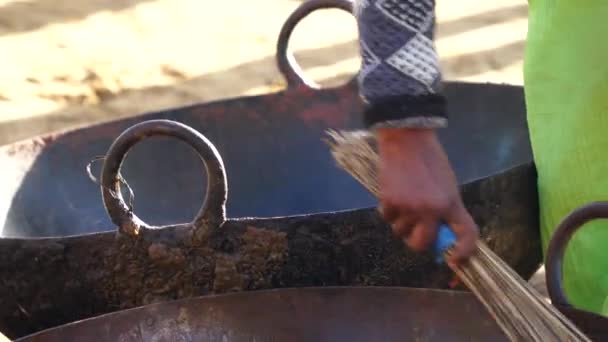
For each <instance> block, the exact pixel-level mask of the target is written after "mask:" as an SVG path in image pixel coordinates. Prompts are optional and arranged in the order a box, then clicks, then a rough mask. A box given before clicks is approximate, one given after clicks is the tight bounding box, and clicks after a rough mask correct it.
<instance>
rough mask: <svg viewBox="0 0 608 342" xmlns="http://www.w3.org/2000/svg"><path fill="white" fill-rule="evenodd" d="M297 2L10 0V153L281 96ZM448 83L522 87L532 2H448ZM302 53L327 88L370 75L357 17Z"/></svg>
mask: <svg viewBox="0 0 608 342" xmlns="http://www.w3.org/2000/svg"><path fill="white" fill-rule="evenodd" d="M300 3H301V1H294V0H256V1H245V0H240V1H236V0H223V1H211V0H85V1H76V0H70V1H68V0H0V76H1V77H0V144H3V143H8V142H13V141H15V140H19V139H23V138H27V137H31V136H33V135H37V134H41V133H45V132H49V131H55V130H60V129H66V128H72V127H75V126H81V125H86V124H90V123H93V122H99V121H106V120H112V119H115V118H118V117H125V116H129V115H136V114H140V113H142V112H146V111H151V110H158V109H163V108H169V107H175V106H181V105H186V104H192V103H196V102H202V101H210V100H216V99H220V98H228V97H236V96H242V95H250V94H260V93H266V92H271V91H276V90H279V89H281V88H282V87H283V86H284V82H283V80H282V78H281V75H280V74H279V73H278V70H277V68H276V66H275V60H274V53H275V44H276V38H277V35H278V32H279V30H280V28H281V25H282V24H283V22H284V20H285V19H286V18H287V16H288V15H289V14H290V13H291V12H292V11H293V10H294V9H295V8H296V7H297V6H298V5H299V4H300ZM437 15H438V39H437V47H438V50H439V53H440V55H441V57H442V64H443V67H444V69H445V77H446V78H447V79H459V80H471V81H491V82H506V83H515V84H521V82H522V76H521V66H522V63H521V60H522V57H523V49H524V39H525V35H526V23H527V20H526V16H527V3H526V0H486V1H479V0H458V1H454V0H438V8H437ZM292 38H293V39H292V42H291V46H292V47H293V49H294V53H295V56H296V57H297V58H298V60H299V61H300V62H301V64H302V67H303V68H304V70H306V71H307V72H308V74H309V75H310V76H311V77H312V78H314V79H315V80H316V81H318V82H319V83H320V84H321V85H323V86H334V85H338V84H340V83H342V82H345V81H346V80H348V79H349V78H350V77H352V75H353V74H354V73H355V72H356V70H357V69H358V66H359V62H360V61H359V58H358V50H357V45H356V43H355V39H356V26H355V22H354V20H353V18H352V17H351V16H350V15H349V14H348V13H345V12H341V11H339V10H325V11H318V12H315V13H314V14H312V15H311V16H309V17H307V18H306V19H305V20H304V21H302V23H301V25H300V26H298V27H297V28H296V30H295V32H294V35H293V37H292Z"/></svg>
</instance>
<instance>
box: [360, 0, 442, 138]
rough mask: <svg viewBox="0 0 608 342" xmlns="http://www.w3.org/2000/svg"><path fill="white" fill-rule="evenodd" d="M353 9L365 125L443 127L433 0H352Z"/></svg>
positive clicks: (379, 126)
mask: <svg viewBox="0 0 608 342" xmlns="http://www.w3.org/2000/svg"><path fill="white" fill-rule="evenodd" d="M354 11H355V13H354V14H355V17H356V18H357V26H358V29H359V44H360V49H361V57H362V67H361V71H360V73H359V76H358V83H359V92H360V95H361V97H362V98H363V100H364V102H365V104H366V108H365V113H364V120H365V125H366V127H368V128H370V129H376V128H381V127H409V128H440V127H445V126H446V125H447V113H446V105H445V98H444V97H443V95H442V92H441V68H440V65H439V60H438V56H437V53H436V51H435V46H434V43H433V35H434V30H435V0H355V8H354Z"/></svg>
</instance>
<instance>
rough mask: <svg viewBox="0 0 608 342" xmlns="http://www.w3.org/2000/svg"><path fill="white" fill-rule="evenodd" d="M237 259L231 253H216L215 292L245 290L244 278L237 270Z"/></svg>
mask: <svg viewBox="0 0 608 342" xmlns="http://www.w3.org/2000/svg"><path fill="white" fill-rule="evenodd" d="M235 259H236V258H235V257H234V256H231V255H226V254H218V255H216V259H215V280H214V282H213V292H216V293H224V292H231V291H242V290H243V279H242V277H241V274H240V273H239V272H238V271H237V268H236V260H235Z"/></svg>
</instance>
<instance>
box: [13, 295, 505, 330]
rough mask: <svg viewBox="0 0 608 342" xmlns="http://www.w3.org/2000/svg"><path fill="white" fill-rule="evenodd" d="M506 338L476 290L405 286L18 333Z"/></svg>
mask: <svg viewBox="0 0 608 342" xmlns="http://www.w3.org/2000/svg"><path fill="white" fill-rule="evenodd" d="M471 340H475V341H508V340H507V339H506V337H505V336H504V335H503V334H502V332H501V331H500V329H499V328H498V326H497V325H496V323H494V322H493V320H492V319H491V317H490V316H489V315H488V314H487V312H486V311H485V309H484V308H483V306H482V305H481V304H479V302H478V301H477V300H476V299H475V297H473V296H472V295H471V294H470V293H463V292H454V291H436V290H435V291H434V290H424V289H403V288H352V287H351V288H309V289H289V290H270V291H259V292H249V293H246V294H230V295H223V296H211V297H203V298H195V299H189V300H185V301H176V302H170V303H163V304H156V305H150V306H146V307H141V308H137V309H134V310H129V311H123V312H119V313H115V314H111V315H107V316H101V317H97V318H95V319H92V320H87V321H83V322H78V323H75V324H70V325H67V326H63V327H60V328H57V329H54V330H50V331H46V332H43V333H41V334H38V335H34V336H30V337H28V338H24V339H21V340H18V341H20V342H35V341H45V342H54V341H61V342H63V341H98V342H104V341H108V342H114V341H125V342H127V341H133V342H135V341H137V342H139V341H146V342H148V341H210V342H211V341H218V342H220V341H221V342H224V341H231V342H232V341H235V342H236V341H293V342H296V341H319V342H321V341H328V342H329V341H332V342H334V341H336V342H337V341H349V342H350V341H352V342H354V341H442V342H443V341H471Z"/></svg>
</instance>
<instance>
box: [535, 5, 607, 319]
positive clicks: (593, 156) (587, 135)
mask: <svg viewBox="0 0 608 342" xmlns="http://www.w3.org/2000/svg"><path fill="white" fill-rule="evenodd" d="M607 37H608V0H530V1H529V27H528V39H527V43H526V57H525V66H524V79H525V92H526V103H527V109H528V124H529V128H530V138H531V142H532V148H533V152H534V159H535V162H536V166H537V169H538V174H539V180H538V186H539V196H540V207H541V230H542V237H543V250H546V247H547V243H548V240H549V238H550V236H551V233H552V232H553V231H554V230H555V227H556V226H557V224H558V223H559V222H560V221H561V220H562V219H563V218H564V217H565V216H566V215H567V214H568V213H570V212H571V211H572V210H573V209H575V208H576V207H579V206H581V205H584V204H587V203H589V202H592V201H597V200H608V44H606V38H607ZM564 286H565V289H566V294H567V295H568V296H569V298H570V300H571V301H572V303H573V304H574V305H575V306H576V307H578V308H581V309H585V310H589V311H593V312H596V313H600V314H601V313H604V314H607V315H608V304H607V305H604V301H605V300H606V297H607V295H608V223H607V222H606V221H595V222H594V223H590V224H588V225H586V226H585V227H584V228H583V229H582V230H581V231H580V232H579V233H578V234H576V235H575V237H574V239H573V240H572V241H571V242H570V245H569V247H568V250H567V251H566V257H565V260H564ZM604 306H606V309H604Z"/></svg>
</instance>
